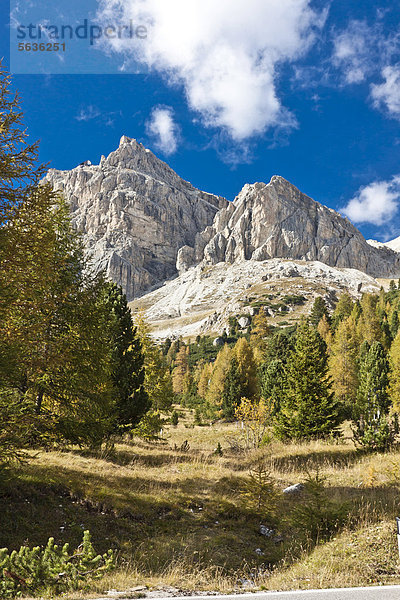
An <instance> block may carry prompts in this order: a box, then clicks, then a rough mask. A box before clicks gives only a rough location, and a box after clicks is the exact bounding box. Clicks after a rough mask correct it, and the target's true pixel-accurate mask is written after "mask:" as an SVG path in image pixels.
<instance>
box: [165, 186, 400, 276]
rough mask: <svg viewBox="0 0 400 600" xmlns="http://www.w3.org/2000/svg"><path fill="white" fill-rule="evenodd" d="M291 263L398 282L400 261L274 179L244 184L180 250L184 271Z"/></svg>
mask: <svg viewBox="0 0 400 600" xmlns="http://www.w3.org/2000/svg"><path fill="white" fill-rule="evenodd" d="M270 258H290V259H296V260H308V261H315V260H318V261H321V262H323V263H325V264H327V265H330V266H332V267H342V268H353V269H358V270H359V271H363V272H365V273H367V274H369V275H372V276H374V277H398V276H399V275H400V256H399V255H398V254H396V253H395V252H393V251H392V250H390V249H389V248H375V247H372V246H371V245H370V244H368V243H367V241H366V240H365V238H364V237H363V236H362V234H361V233H360V232H359V231H358V229H356V228H355V227H354V226H353V225H352V224H351V223H350V221H348V220H347V219H345V218H343V217H342V216H341V215H340V214H339V213H337V212H335V211H334V210H332V209H329V208H327V207H325V206H323V205H321V204H319V203H318V202H315V201H314V200H312V199H311V198H309V197H308V196H306V195H305V194H302V193H301V192H300V191H299V190H298V189H297V188H296V187H295V186H294V185H292V184H291V183H289V182H288V181H286V180H285V179H283V178H282V177H278V176H275V177H273V178H272V179H271V181H270V183H269V184H265V183H255V184H254V185H246V186H245V187H244V188H243V190H242V191H241V192H240V194H239V195H238V196H237V198H236V199H235V200H234V202H233V203H232V204H230V205H228V206H227V207H226V208H223V209H222V210H220V211H219V213H218V214H217V215H216V217H215V219H214V223H213V225H212V226H210V227H207V228H206V229H205V231H203V232H202V233H199V234H197V236H196V240H195V245H194V248H193V249H192V248H190V247H185V248H182V249H181V250H180V251H179V254H178V262H177V267H178V270H179V272H184V271H185V270H187V269H188V268H189V267H191V266H193V265H196V264H199V263H202V262H204V264H211V265H214V264H217V263H219V262H227V263H234V262H236V261H242V260H250V259H252V260H267V259H270Z"/></svg>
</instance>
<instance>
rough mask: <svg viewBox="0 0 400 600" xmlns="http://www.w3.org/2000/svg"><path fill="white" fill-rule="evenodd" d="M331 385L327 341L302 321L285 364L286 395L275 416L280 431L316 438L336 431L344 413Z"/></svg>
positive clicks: (288, 436) (283, 435) (285, 436)
mask: <svg viewBox="0 0 400 600" xmlns="http://www.w3.org/2000/svg"><path fill="white" fill-rule="evenodd" d="M331 387H332V382H331V380H330V378H329V375H328V356H327V353H326V344H325V342H324V341H323V340H322V339H321V337H320V335H319V334H318V332H317V331H316V329H315V328H314V327H313V326H312V325H310V324H309V323H308V322H307V321H302V322H301V323H300V325H299V327H298V330H297V336H296V343H295V347H294V351H293V352H292V354H291V356H290V358H289V360H288V363H287V367H286V383H285V392H284V397H283V399H282V403H281V408H280V411H279V413H278V414H277V416H276V424H275V430H276V433H277V435H278V436H279V437H281V438H283V439H313V438H318V437H325V436H327V435H330V434H332V433H333V432H335V431H336V430H337V427H338V425H339V424H340V421H341V417H340V414H339V409H338V404H337V402H336V400H335V398H334V395H333V393H332V391H331Z"/></svg>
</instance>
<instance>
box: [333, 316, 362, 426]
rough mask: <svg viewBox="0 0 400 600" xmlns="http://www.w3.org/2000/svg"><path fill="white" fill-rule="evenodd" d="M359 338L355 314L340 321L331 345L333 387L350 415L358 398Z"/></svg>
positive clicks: (337, 397)
mask: <svg viewBox="0 0 400 600" xmlns="http://www.w3.org/2000/svg"><path fill="white" fill-rule="evenodd" d="M358 354H359V340H358V336H357V323H356V321H355V318H354V316H350V317H347V318H346V319H344V320H342V321H340V322H339V325H338V328H337V330H336V333H335V337H334V340H333V343H332V346H331V355H330V357H329V373H330V375H331V377H332V381H333V386H332V389H333V391H334V393H335V396H336V399H337V400H338V401H339V402H340V403H341V405H342V406H343V408H344V409H345V412H346V414H347V416H348V417H350V416H351V414H352V410H353V408H354V405H355V402H356V398H357V388H358V365H357V359H358Z"/></svg>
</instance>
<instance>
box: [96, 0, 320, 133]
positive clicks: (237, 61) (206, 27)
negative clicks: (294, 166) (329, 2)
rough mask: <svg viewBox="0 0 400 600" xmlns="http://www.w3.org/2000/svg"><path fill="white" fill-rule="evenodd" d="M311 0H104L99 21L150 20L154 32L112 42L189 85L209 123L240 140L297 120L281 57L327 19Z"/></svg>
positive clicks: (289, 56) (294, 54)
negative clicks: (284, 87) (287, 103)
mask: <svg viewBox="0 0 400 600" xmlns="http://www.w3.org/2000/svg"><path fill="white" fill-rule="evenodd" d="M310 4H311V0H267V1H266V0H235V2H234V4H232V0H218V1H216V0H102V3H101V11H100V14H99V15H98V17H99V20H100V22H104V23H106V22H107V23H110V22H111V21H112V22H113V23H118V24H121V25H123V24H124V23H127V22H128V23H129V21H130V20H131V19H132V21H133V22H134V23H141V24H146V26H147V28H148V38H147V39H146V40H138V39H133V40H130V39H121V40H119V39H115V40H108V41H107V44H108V49H109V50H110V49H111V50H113V51H115V52H118V53H120V54H121V55H122V57H123V59H124V61H125V64H126V60H127V58H129V57H131V58H132V60H133V61H138V62H140V63H141V64H144V65H146V66H147V67H149V68H150V69H151V70H154V71H156V72H159V73H161V74H163V75H164V76H165V77H166V78H167V80H168V82H169V83H170V84H171V85H176V84H178V85H181V86H183V88H184V90H185V94H186V98H187V101H188V104H189V106H190V108H191V109H193V110H195V111H197V112H199V113H200V115H201V117H202V120H203V122H204V124H205V125H207V126H211V127H218V128H222V130H224V131H227V132H228V134H229V135H230V136H231V137H232V138H233V139H234V140H237V141H241V140H244V139H246V138H249V137H251V136H254V135H258V134H262V133H263V132H265V131H266V130H267V129H268V128H270V127H275V126H277V125H280V126H282V125H285V124H293V123H294V119H293V117H292V116H291V115H290V114H289V113H288V112H287V111H286V110H285V109H284V107H283V106H282V102H281V99H280V98H279V96H278V92H277V78H278V75H277V72H278V67H279V65H280V64H282V63H284V62H293V61H296V60H297V59H298V58H299V57H300V56H301V55H303V54H304V53H305V52H306V51H307V50H308V48H309V47H310V45H311V44H312V42H313V40H314V32H315V29H316V28H321V27H322V26H323V25H324V22H325V19H326V16H327V11H324V12H323V13H316V12H315V11H314V10H312V8H311V6H310Z"/></svg>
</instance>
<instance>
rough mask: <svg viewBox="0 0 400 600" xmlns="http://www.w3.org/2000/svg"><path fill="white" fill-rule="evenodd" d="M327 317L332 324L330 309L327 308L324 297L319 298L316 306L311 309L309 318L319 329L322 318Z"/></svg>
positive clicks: (315, 301) (316, 299)
mask: <svg viewBox="0 0 400 600" xmlns="http://www.w3.org/2000/svg"><path fill="white" fill-rule="evenodd" d="M324 316H325V317H326V319H327V320H328V322H330V317H329V311H328V307H327V306H326V302H325V300H324V299H323V298H322V296H317V297H316V298H315V300H314V304H313V306H312V308H311V313H310V316H309V321H310V323H311V324H312V325H314V327H318V323H319V322H320V321H321V319H322V317H324Z"/></svg>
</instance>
